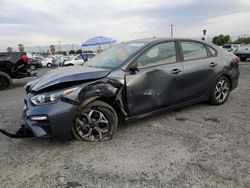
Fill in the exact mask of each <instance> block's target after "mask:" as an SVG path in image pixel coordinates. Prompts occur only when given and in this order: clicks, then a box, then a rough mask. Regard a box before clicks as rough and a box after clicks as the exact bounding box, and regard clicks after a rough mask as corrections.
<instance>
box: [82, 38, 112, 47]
mask: <svg viewBox="0 0 250 188" xmlns="http://www.w3.org/2000/svg"><path fill="white" fill-rule="evenodd" d="M115 42H116V40H115V39H112V38H109V37H104V36H97V37H93V38H90V39H88V40H86V41H85V42H84V43H82V46H96V45H98V47H99V50H100V48H101V45H102V44H112V43H115Z"/></svg>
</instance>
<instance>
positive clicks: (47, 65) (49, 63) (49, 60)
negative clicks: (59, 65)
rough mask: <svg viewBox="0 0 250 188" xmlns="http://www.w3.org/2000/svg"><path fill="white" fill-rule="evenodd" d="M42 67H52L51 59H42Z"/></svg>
mask: <svg viewBox="0 0 250 188" xmlns="http://www.w3.org/2000/svg"><path fill="white" fill-rule="evenodd" d="M42 65H43V66H44V67H49V68H50V67H52V58H51V57H47V58H44V60H43V61H42Z"/></svg>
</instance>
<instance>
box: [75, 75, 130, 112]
mask: <svg viewBox="0 0 250 188" xmlns="http://www.w3.org/2000/svg"><path fill="white" fill-rule="evenodd" d="M123 92H124V85H123V84H122V83H120V82H118V81H115V80H112V79H109V78H103V79H101V80H97V81H95V82H92V83H90V84H88V85H87V86H85V87H83V88H82V90H81V91H80V93H79V95H78V101H79V104H81V105H86V104H87V103H90V102H92V101H94V100H95V99H97V98H101V99H103V100H107V102H108V103H112V104H111V105H113V106H114V107H115V108H116V109H117V110H119V111H120V112H122V115H123V116H124V117H127V112H126V109H125V107H124V100H125V99H124V97H123Z"/></svg>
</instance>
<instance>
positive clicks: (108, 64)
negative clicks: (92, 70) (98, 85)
mask: <svg viewBox="0 0 250 188" xmlns="http://www.w3.org/2000/svg"><path fill="white" fill-rule="evenodd" d="M144 45H145V43H142V42H140V43H135V42H131V43H121V44H118V45H116V46H114V47H112V48H110V49H107V50H105V51H104V52H102V53H101V54H99V55H97V56H95V57H93V58H92V59H91V60H89V61H87V62H86V63H85V64H84V65H85V66H90V67H98V68H115V67H117V66H119V65H121V64H122V63H123V62H124V61H125V60H127V59H128V58H129V57H130V56H131V55H132V54H133V53H135V52H136V51H138V50H139V49H141V48H142V47H143V46H144Z"/></svg>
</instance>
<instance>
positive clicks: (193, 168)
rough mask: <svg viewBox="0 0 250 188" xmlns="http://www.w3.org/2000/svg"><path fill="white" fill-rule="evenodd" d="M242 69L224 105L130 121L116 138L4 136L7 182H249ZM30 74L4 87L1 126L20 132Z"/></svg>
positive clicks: (247, 76) (249, 94) (247, 86)
mask: <svg viewBox="0 0 250 188" xmlns="http://www.w3.org/2000/svg"><path fill="white" fill-rule="evenodd" d="M240 70H241V75H240V80H239V86H238V88H237V89H236V90H234V91H233V92H232V93H231V95H230V97H229V99H228V101H227V102H226V103H225V104H224V105H221V106H211V105H209V104H206V103H201V104H196V105H192V106H188V107H185V108H182V109H179V110H175V111H170V112H165V113H162V114H159V115H155V116H151V117H147V118H144V119H141V120H137V121H133V122H130V123H126V124H125V125H123V126H120V127H119V128H118V130H117V133H116V134H115V136H114V137H113V139H112V140H109V141H105V142H97V143H89V142H79V141H74V140H73V141H70V142H62V141H58V140H53V141H50V142H48V141H46V140H41V139H36V138H23V139H21V138H19V139H12V138H9V137H7V136H5V135H2V134H0V169H1V171H0V182H1V184H0V187H5V188H7V187H171V186H172V187H250V62H244V63H241V64H240ZM45 71H47V70H46V69H44V70H41V71H39V74H42V73H43V72H45ZM30 79H31V78H25V79H21V80H15V81H14V84H13V87H12V88H11V89H8V90H5V91H1V92H0V128H2V129H6V130H8V131H10V132H15V131H16V130H17V129H18V128H19V127H18V126H19V125H20V124H22V120H21V118H20V116H21V112H22V108H23V98H24V96H25V91H24V89H23V86H24V85H25V83H26V82H27V81H29V80H30Z"/></svg>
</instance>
